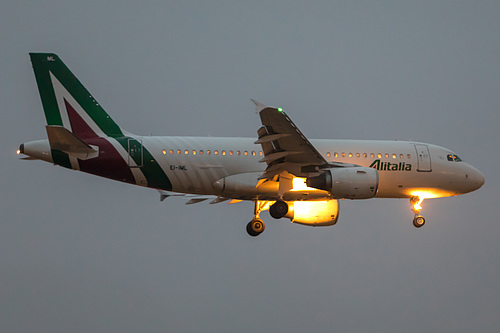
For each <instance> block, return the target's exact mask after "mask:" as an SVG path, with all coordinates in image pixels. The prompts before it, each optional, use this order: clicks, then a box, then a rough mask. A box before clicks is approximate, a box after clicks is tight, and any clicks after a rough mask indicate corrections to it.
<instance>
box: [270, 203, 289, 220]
mask: <svg viewBox="0 0 500 333" xmlns="http://www.w3.org/2000/svg"><path fill="white" fill-rule="evenodd" d="M286 213H288V204H287V203H286V202H284V201H281V200H278V201H276V202H275V203H274V204H273V205H272V206H271V207H269V214H271V216H272V217H274V218H275V219H280V218H282V217H284V216H285V215H286Z"/></svg>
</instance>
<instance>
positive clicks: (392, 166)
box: [370, 160, 411, 171]
mask: <svg viewBox="0 0 500 333" xmlns="http://www.w3.org/2000/svg"><path fill="white" fill-rule="evenodd" d="M370 168H374V169H377V170H379V171H411V164H409V163H408V164H407V163H405V162H399V163H391V162H381V161H380V160H375V161H373V163H372V164H370Z"/></svg>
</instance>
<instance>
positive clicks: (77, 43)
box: [0, 0, 500, 332]
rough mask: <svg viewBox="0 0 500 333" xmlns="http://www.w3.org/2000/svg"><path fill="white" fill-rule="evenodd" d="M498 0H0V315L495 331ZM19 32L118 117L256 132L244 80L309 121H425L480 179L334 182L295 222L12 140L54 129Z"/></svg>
mask: <svg viewBox="0 0 500 333" xmlns="http://www.w3.org/2000/svg"><path fill="white" fill-rule="evenodd" d="M499 17H500V2H498V1H419V2H406V1H397V2H396V1H394V2H390V1H381V2H380V1H378V2H377V1H345V2H339V1H317V2H308V3H307V4H303V2H300V1H299V2H296V1H259V2H251V1H246V2H235V1H178V2H174V3H172V2H169V1H140V2H139V1H109V2H102V1H56V0H53V1H38V2H36V4H33V2H32V1H19V0H18V1H9V0H3V1H2V2H0V45H1V55H2V61H1V62H0V138H1V142H2V145H1V147H0V149H1V156H2V159H3V162H2V163H1V164H0V171H1V173H2V176H1V177H0V195H1V197H0V331H1V332H90V331H97V332H105V331H107V332H110V331H120V332H138V331H147V332H156V331H158V332H159V331H170V332H196V331H206V332H222V331H233V332H284V331H288V332H305V331H309V332H315V331H332V330H337V331H378V332H385V331H389V332H402V331H404V332H422V331H427V332H429V331H439V332H470V331H477V332H496V331H497V330H498V327H499V326H500V315H499V314H500V313H499V312H500V311H499V309H500V282H499V281H500V265H499V254H500V242H499V241H498V238H499V235H500V223H498V208H497V207H498V198H499V197H500V193H499V192H500V191H499V185H500V177H499V176H498V166H499V165H500V157H499V155H498V153H497V151H498V147H499V141H500V140H499V139H500V135H499V131H498V128H499V125H500V112H499V110H500V91H499V88H500V62H499V59H500V33H499V32H500V20H499V19H498V18H499ZM30 51H39V52H55V53H57V54H59V56H61V58H62V59H63V61H64V62H65V63H66V64H67V65H68V66H69V67H70V69H71V70H72V71H73V72H74V73H75V75H76V76H77V77H79V78H80V80H81V81H82V82H83V83H84V85H85V86H86V87H87V88H88V89H89V90H90V91H91V92H92V93H93V95H94V96H95V97H96V98H97V99H98V101H99V102H100V103H101V104H102V105H103V106H104V107H105V109H106V110H107V111H108V112H109V113H111V115H112V116H113V117H114V118H115V120H116V121H117V122H119V123H120V125H121V126H123V127H124V128H126V129H127V130H129V131H131V132H134V133H139V134H149V133H152V134H154V135H202V136H203V135H211V136H247V137H255V136H256V130H257V128H258V126H259V119H258V116H257V115H256V114H255V113H254V106H253V104H252V103H251V102H250V100H249V99H250V98H255V99H257V100H259V101H262V102H263V103H266V104H270V105H275V106H281V107H283V108H284V109H285V110H286V111H287V113H288V114H289V115H290V116H291V117H292V119H293V120H294V122H295V123H296V124H297V125H298V126H299V127H300V128H301V130H302V131H303V132H304V133H305V134H306V135H307V136H308V137H310V138H332V139H333V138H347V139H399V140H418V141H423V142H429V143H434V144H437V145H441V146H445V147H448V148H450V149H452V150H453V151H455V152H456V153H457V154H458V155H459V156H460V157H462V158H463V159H464V160H466V161H467V162H469V163H471V164H472V165H474V166H476V167H477V168H478V169H479V170H481V171H482V172H483V173H484V174H485V176H486V184H485V185H484V186H483V188H481V189H480V190H479V191H477V192H473V193H471V194H467V195H464V196H460V197H456V198H448V199H435V200H427V201H425V202H424V210H423V211H422V213H423V215H424V216H425V217H426V218H427V224H426V225H425V227H424V228H422V229H419V230H417V229H415V228H413V226H412V225H411V219H412V213H411V211H410V207H409V203H408V201H407V200H380V199H374V200H368V201H359V202H354V201H343V202H341V214H340V220H339V223H338V224H337V225H336V226H333V227H329V228H307V227H302V226H298V225H291V224H290V223H288V222H287V221H286V220H279V221H275V220H273V219H272V218H270V217H269V216H268V213H264V214H263V218H264V220H265V221H266V222H267V224H266V232H265V233H264V234H262V235H261V236H260V237H258V238H256V239H251V238H250V237H248V236H247V234H246V232H245V225H246V223H247V222H248V221H250V219H251V218H252V205H251V204H250V203H241V204H237V205H226V204H220V205H208V204H198V205H194V206H185V205H184V201H183V200H180V199H175V198H174V199H168V200H166V201H165V202H160V201H159V195H158V194H157V193H156V192H155V191H153V190H148V189H142V188H139V187H134V186H130V185H125V184H121V183H117V182H113V181H110V180H105V179H100V178H96V177H93V176H90V175H86V174H82V173H77V172H72V171H69V170H65V169H63V168H60V167H54V166H51V165H50V164H47V163H44V162H38V161H33V162H31V161H21V160H18V158H17V156H16V155H15V150H16V149H17V147H18V145H19V144H20V143H22V142H24V141H30V140H35V139H40V138H44V136H45V129H44V126H45V120H44V116H43V111H42V107H41V102H40V98H39V95H38V91H37V89H36V84H35V80H34V76H33V72H32V68H31V64H30V61H29V56H28V53H29V52H30Z"/></svg>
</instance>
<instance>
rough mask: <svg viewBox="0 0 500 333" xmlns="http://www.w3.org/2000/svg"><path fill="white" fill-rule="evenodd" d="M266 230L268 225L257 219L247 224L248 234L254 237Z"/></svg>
mask: <svg viewBox="0 0 500 333" xmlns="http://www.w3.org/2000/svg"><path fill="white" fill-rule="evenodd" d="M265 229H266V225H265V224H264V222H262V220H259V219H255V220H252V221H250V222H249V223H248V224H247V233H248V234H249V235H250V236H252V237H257V236H258V235H260V234H261V233H262V232H264V230H265Z"/></svg>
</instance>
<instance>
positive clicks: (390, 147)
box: [141, 137, 484, 198]
mask: <svg viewBox="0 0 500 333" xmlns="http://www.w3.org/2000/svg"><path fill="white" fill-rule="evenodd" d="M141 139H142V144H143V145H144V147H146V148H147V149H148V150H149V151H150V152H151V154H152V155H153V157H154V158H155V159H156V160H157V161H158V163H159V164H160V166H161V167H162V169H163V170H165V172H166V174H167V176H168V178H169V179H170V181H171V183H172V191H175V192H182V193H197V194H218V193H217V190H216V189H214V186H213V184H214V182H216V181H217V180H219V179H222V178H225V177H229V176H232V175H236V174H246V173H256V174H261V173H262V172H263V171H264V170H265V168H266V164H265V163H259V160H260V159H262V158H263V154H262V152H261V148H260V145H256V144H254V141H255V139H251V138H200V137H141ZM311 143H312V144H313V145H314V146H315V147H316V149H317V150H318V151H319V152H320V153H321V154H322V155H323V157H324V158H325V159H326V160H327V161H328V162H341V163H348V164H355V165H359V166H364V167H373V168H376V169H378V171H379V189H378V192H377V195H376V196H377V197H383V198H406V197H413V196H420V197H427V198H431V197H447V196H454V195H458V194H463V193H467V192H470V191H473V190H475V189H477V188H479V187H480V186H481V185H482V184H483V183H484V177H483V176H482V175H481V173H480V172H479V171H478V170H477V169H475V168H474V167H472V166H471V165H469V164H467V163H464V162H455V161H449V160H448V159H447V156H448V155H450V154H453V152H451V151H450V150H448V149H446V148H443V147H439V146H436V145H431V144H422V143H416V142H406V141H369V140H311ZM417 149H420V151H418V150H417ZM427 149H428V150H427Z"/></svg>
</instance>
